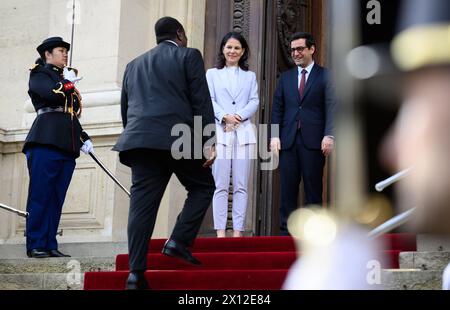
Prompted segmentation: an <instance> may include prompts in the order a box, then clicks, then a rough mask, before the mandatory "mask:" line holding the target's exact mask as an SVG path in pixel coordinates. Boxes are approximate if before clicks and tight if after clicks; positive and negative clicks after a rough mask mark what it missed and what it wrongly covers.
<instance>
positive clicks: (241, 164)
mask: <svg viewBox="0 0 450 310" xmlns="http://www.w3.org/2000/svg"><path fill="white" fill-rule="evenodd" d="M216 148H217V159H216V160H215V162H214V164H213V167H212V173H213V176H214V180H215V182H216V191H215V192H214V197H213V217H214V229H216V230H218V229H226V225H227V213H228V193H229V188H230V173H232V176H233V213H232V214H233V229H234V230H238V231H244V230H245V213H246V210H247V201H248V180H249V177H250V169H251V159H252V158H253V152H254V148H255V144H246V145H239V144H238V141H237V139H236V135H234V139H233V141H232V143H231V145H229V146H227V145H223V144H217V147H216Z"/></svg>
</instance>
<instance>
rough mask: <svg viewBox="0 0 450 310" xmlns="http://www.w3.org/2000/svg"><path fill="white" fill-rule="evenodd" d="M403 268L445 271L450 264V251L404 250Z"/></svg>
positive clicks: (401, 263) (401, 264) (401, 262)
mask: <svg viewBox="0 0 450 310" xmlns="http://www.w3.org/2000/svg"><path fill="white" fill-rule="evenodd" d="M399 261H400V268H401V269H421V270H436V271H443V270H444V269H445V268H446V267H447V265H448V264H450V252H402V253H400V256H399Z"/></svg>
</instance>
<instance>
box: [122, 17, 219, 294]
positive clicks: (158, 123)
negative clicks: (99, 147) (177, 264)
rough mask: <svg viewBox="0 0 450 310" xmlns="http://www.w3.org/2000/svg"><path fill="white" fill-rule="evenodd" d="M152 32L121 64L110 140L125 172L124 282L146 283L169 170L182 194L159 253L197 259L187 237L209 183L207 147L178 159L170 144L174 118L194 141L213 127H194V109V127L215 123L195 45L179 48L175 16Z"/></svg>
mask: <svg viewBox="0 0 450 310" xmlns="http://www.w3.org/2000/svg"><path fill="white" fill-rule="evenodd" d="M155 33H156V38H157V43H158V46H157V47H155V48H153V49H152V50H150V51H148V52H146V53H145V54H143V55H141V56H139V57H137V58H136V59H134V60H133V61H131V62H130V63H129V64H128V65H127V68H126V70H125V74H124V78H123V88H122V99H121V100H122V102H121V109H122V120H123V126H124V128H125V129H124V132H123V133H122V135H121V136H120V138H119V140H118V142H117V144H116V145H115V147H114V150H116V151H119V152H120V161H121V162H122V163H123V164H125V165H127V166H129V167H131V173H132V187H131V203H130V211H129V219H128V247H129V254H130V274H129V277H128V280H127V283H126V288H127V289H145V288H148V284H147V281H146V279H145V277H144V271H145V270H146V269H147V251H148V242H149V239H150V238H151V236H152V233H153V229H154V226H155V221H156V215H157V212H158V208H159V204H160V202H161V199H162V197H163V194H164V191H165V189H166V186H167V184H168V182H169V180H170V177H171V175H172V174H173V173H175V175H176V176H177V177H178V179H179V180H180V182H181V183H182V184H183V186H184V187H185V188H186V190H187V191H188V197H187V199H186V201H185V204H184V207H183V209H182V211H181V213H180V214H179V215H178V218H177V221H176V224H175V227H174V230H173V232H172V235H171V236H170V239H169V240H168V241H167V242H166V244H165V246H164V248H163V254H165V255H168V256H173V257H178V258H181V259H184V260H186V261H188V262H190V263H192V264H200V262H199V261H198V260H197V259H196V258H195V257H193V256H192V254H191V253H190V251H189V250H188V247H189V246H191V245H192V244H193V241H194V239H195V237H196V235H197V233H198V231H199V229H200V225H201V223H202V220H203V217H204V215H205V213H206V210H207V209H208V207H209V205H210V203H211V200H212V196H213V194H214V190H215V185H214V179H213V176H212V173H211V169H210V168H209V166H210V165H211V164H212V163H213V161H214V158H215V151H214V150H213V149H214V148H212V152H211V156H210V157H209V159H208V160H206V162H205V160H204V158H202V157H201V156H200V159H192V157H189V156H188V157H189V158H182V159H180V160H176V159H174V158H173V156H172V154H173V153H174V152H176V151H177V150H175V149H174V146H173V143H174V142H175V141H177V140H178V139H179V137H177V136H174V135H172V129H173V128H174V126H176V125H184V126H188V127H189V128H190V129H191V130H190V131H191V138H195V139H198V138H200V139H202V138H203V139H202V141H199V142H200V143H197V145H201V146H203V145H204V142H205V141H207V140H209V142H211V140H214V138H215V136H214V133H211V134H210V135H203V136H202V135H200V136H199V135H197V134H194V133H193V129H194V127H195V126H194V117H196V116H199V117H201V118H202V128H199V129H200V130H203V129H204V128H205V127H206V126H207V125H210V124H211V125H210V126H214V124H215V122H214V111H213V106H212V103H211V97H210V94H209V91H208V85H207V82H206V76H205V68H204V63H203V59H202V56H201V54H200V52H199V51H198V50H196V49H191V48H186V46H187V38H186V34H185V32H184V28H183V26H182V25H181V24H180V23H179V22H178V21H177V20H176V19H174V18H171V17H163V18H161V19H160V20H158V22H157V23H156V25H155ZM213 128H214V127H213ZM197 129H198V128H196V130H197ZM194 136H195V137H194ZM187 141H192V140H191V139H187ZM187 144H189V143H187ZM194 145H195V143H194ZM184 147H189V145H186V144H185V145H184ZM200 153H202V152H200ZM191 154H192V153H191Z"/></svg>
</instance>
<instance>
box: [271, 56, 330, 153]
mask: <svg viewBox="0 0 450 310" xmlns="http://www.w3.org/2000/svg"><path fill="white" fill-rule="evenodd" d="M334 109H335V100H334V98H333V91H332V87H331V83H330V77H329V72H328V71H327V70H326V69H325V68H322V67H321V66H319V65H317V64H314V66H313V69H312V70H311V73H310V74H309V77H308V80H307V82H306V86H305V90H304V94H303V98H302V99H300V95H299V93H298V69H297V67H295V68H293V69H291V70H289V71H286V72H284V73H283V74H282V75H281V77H280V80H279V82H278V86H277V89H276V91H275V96H274V102H273V108H272V120H271V123H272V124H279V125H280V133H279V138H280V140H281V149H282V150H283V149H289V148H290V147H291V146H292V145H293V144H294V141H295V135H296V132H297V124H298V120H300V122H301V134H302V139H303V141H304V143H305V146H306V147H307V148H309V149H313V150H320V149H321V142H322V140H323V137H324V136H328V135H333V114H334ZM274 136H275V135H274V134H272V137H274Z"/></svg>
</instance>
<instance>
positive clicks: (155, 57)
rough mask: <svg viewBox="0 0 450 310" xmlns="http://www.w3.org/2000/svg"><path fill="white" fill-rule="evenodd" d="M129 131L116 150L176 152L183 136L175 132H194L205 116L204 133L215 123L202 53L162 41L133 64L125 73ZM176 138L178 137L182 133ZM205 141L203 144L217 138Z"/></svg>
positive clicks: (124, 109)
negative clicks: (180, 129)
mask: <svg viewBox="0 0 450 310" xmlns="http://www.w3.org/2000/svg"><path fill="white" fill-rule="evenodd" d="M121 110H122V121H123V126H124V128H125V129H124V132H123V133H122V135H121V136H120V137H119V140H118V142H117V144H116V145H115V146H114V148H113V149H114V150H116V151H119V152H121V161H122V162H123V163H124V164H127V162H126V161H125V162H124V161H123V159H124V158H123V156H122V153H123V152H126V151H130V150H136V149H158V150H171V148H172V145H173V142H174V141H176V140H177V139H179V138H180V136H172V134H171V132H172V128H173V126H175V125H177V124H186V125H187V126H189V128H191V131H192V132H193V129H194V116H201V117H202V126H203V127H202V128H197V129H200V130H202V129H203V128H204V127H205V126H206V125H208V124H212V126H213V127H212V128H215V127H214V126H215V125H214V124H215V121H214V111H213V106H212V103H211V96H210V94H209V90H208V84H207V82H206V76H205V68H204V63H203V59H202V56H201V54H200V52H199V51H198V50H196V49H192V48H183V47H177V46H175V45H174V44H173V43H171V42H167V41H166V42H162V43H160V44H159V45H158V46H157V47H155V48H153V49H152V50H150V51H148V52H146V53H145V54H143V55H141V56H139V57H137V58H136V59H134V60H133V61H131V62H130V63H129V64H128V65H127V68H126V70H125V75H124V78H123V87H122V98H121ZM176 134H179V133H178V132H177V133H176ZM214 137H215V135H214V133H212V134H209V135H205V136H203V139H202V140H203V141H202V142H203V143H204V142H206V141H207V140H209V139H211V138H214Z"/></svg>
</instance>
